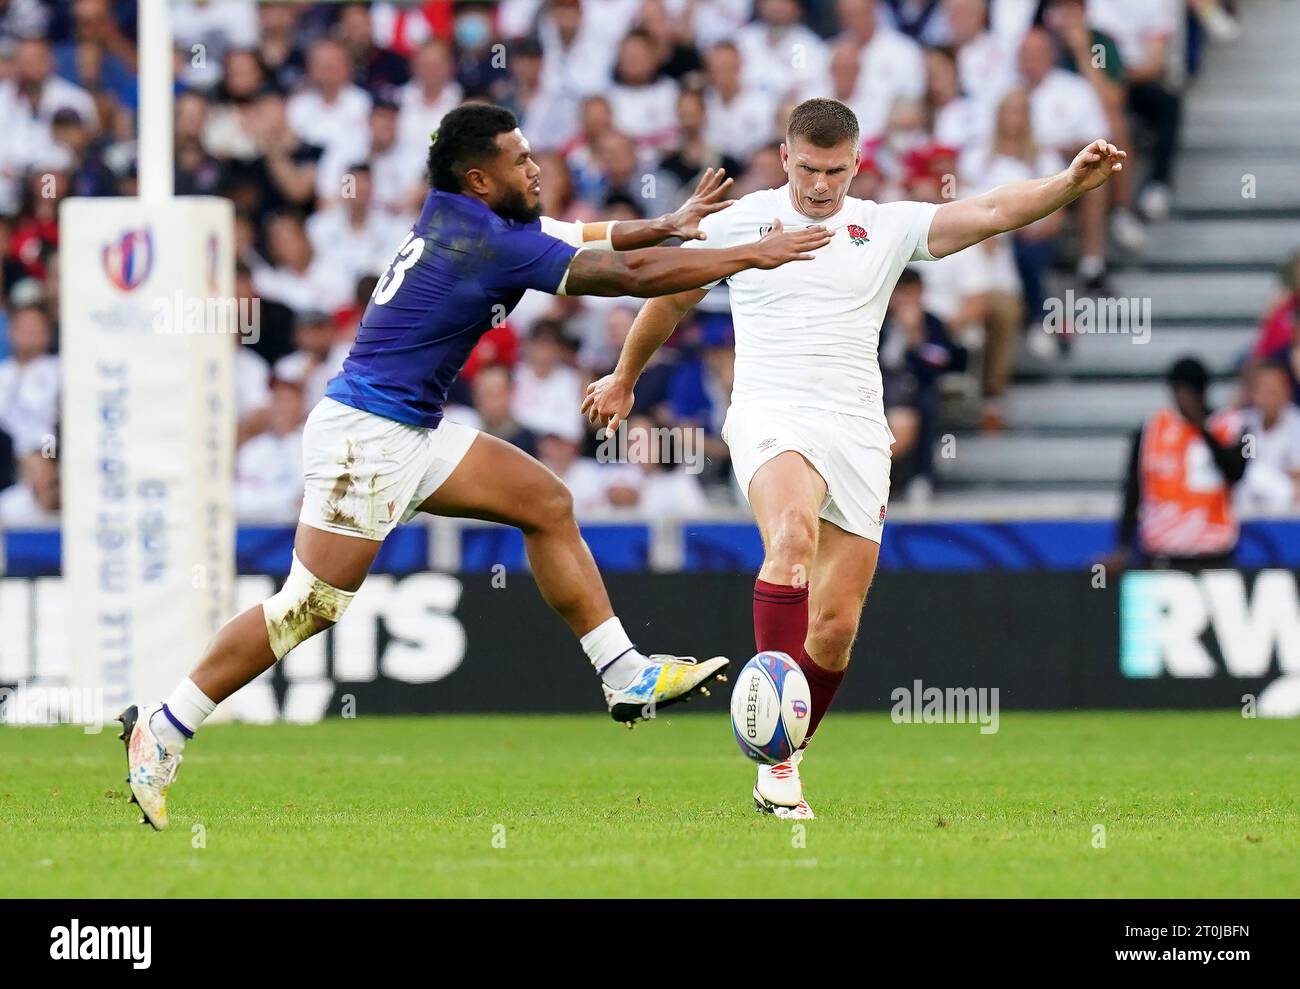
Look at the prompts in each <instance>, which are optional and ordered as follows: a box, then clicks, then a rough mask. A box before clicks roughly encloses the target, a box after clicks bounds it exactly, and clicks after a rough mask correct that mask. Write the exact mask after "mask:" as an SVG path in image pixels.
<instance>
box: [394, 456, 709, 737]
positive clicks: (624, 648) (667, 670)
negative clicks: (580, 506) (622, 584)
mask: <svg viewBox="0 0 1300 989" xmlns="http://www.w3.org/2000/svg"><path fill="white" fill-rule="evenodd" d="M420 511H422V512H428V513H430V514H433V515H447V516H452V517H457V518H474V519H483V520H485V521H489V522H503V523H505V524H507V525H512V526H515V527H516V528H517V529H519V530H520V531H521V532H522V533H523V535H524V546H525V548H526V549H527V552H528V562H529V564H530V565H531V566H532V570H533V577H534V578H535V579H536V581H537V587H538V590H540V591H541V594H542V597H543V598H544V599H545V600H546V603H547V604H549V605H550V606H551V607H552V608H553V609H555V611H556V613H557V614H559V616H560V617H561V618H563V619H564V621H565V622H566V623H567V624H568V626H569V628H570V629H572V631H573V634H574V635H576V636H578V637H579V639H580V640H581V642H582V647H583V650H584V651H585V652H586V653H587V656H588V658H589V659H590V660H591V663H592V666H594V667H595V669H596V672H597V673H599V674H600V676H601V680H602V681H603V683H604V687H605V699H606V702H607V703H608V704H609V708H610V714H611V715H612V716H613V717H614V719H615V720H617V721H623V722H626V723H628V724H629V725H630V724H631V723H632V722H634V721H636V720H638V719H640V718H643V717H651V716H653V712H654V710H656V709H657V708H661V707H666V706H667V705H669V704H674V703H676V702H677V701H681V700H689V699H690V698H691V697H693V696H694V695H695V694H696V693H705V694H707V693H708V691H707V688H706V684H707V683H709V681H711V680H714V679H721V678H722V674H723V673H724V671H725V670H726V668H727V660H726V659H724V658H723V657H720V656H719V657H714V658H713V659H709V660H706V661H705V662H702V663H695V662H694V661H689V662H687V661H685V660H682V659H680V658H678V657H661V656H652V657H650V658H649V659H647V658H646V657H644V656H642V655H641V654H640V653H639V652H638V651H637V650H636V648H635V647H634V646H633V645H632V641H631V640H630V639H629V638H628V636H627V632H625V631H624V629H623V625H622V623H621V622H620V621H619V620H618V619H617V618H616V617H615V616H614V609H613V608H612V607H610V603H609V595H608V594H607V593H606V592H605V584H604V581H602V580H601V578H600V571H599V570H597V569H596V562H595V561H594V560H593V559H592V557H591V550H589V549H588V548H587V544H586V542H585V541H584V540H583V538H582V533H581V532H579V530H578V523H577V521H576V520H575V519H574V517H573V497H572V495H571V494H570V493H569V489H568V488H566V487H565V486H564V482H563V481H561V480H560V479H559V478H558V477H556V476H555V474H553V473H552V472H551V471H549V470H547V468H546V467H544V466H543V465H542V464H541V463H539V462H538V461H536V460H534V459H533V458H532V457H530V456H528V455H527V454H525V453H524V452H523V451H521V450H519V449H517V448H516V447H513V446H511V445H510V444H509V443H505V442H503V441H502V440H499V439H497V438H496V437H493V436H488V435H486V434H483V433H480V434H479V435H478V436H477V437H475V439H474V442H473V444H472V445H471V446H470V448H469V451H468V452H467V453H466V454H465V456H464V459H462V460H461V462H460V463H459V464H458V465H457V467H456V469H455V470H454V471H452V473H451V476H450V477H448V478H447V480H446V481H444V482H443V483H442V484H441V485H440V486H439V487H438V488H437V490H435V491H434V492H433V493H432V494H431V495H429V496H428V498H426V499H425V500H424V502H422V503H421V505H420Z"/></svg>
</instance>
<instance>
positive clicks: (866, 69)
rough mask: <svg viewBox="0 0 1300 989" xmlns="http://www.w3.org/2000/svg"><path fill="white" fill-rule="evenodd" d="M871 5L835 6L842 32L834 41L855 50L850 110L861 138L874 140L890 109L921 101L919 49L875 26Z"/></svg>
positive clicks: (841, 1)
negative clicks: (856, 61) (855, 76)
mask: <svg viewBox="0 0 1300 989" xmlns="http://www.w3.org/2000/svg"><path fill="white" fill-rule="evenodd" d="M876 7H877V3H876V0H838V2H837V4H836V10H837V12H838V13H839V17H840V23H841V24H842V25H843V26H844V32H843V33H842V34H841V35H840V37H839V38H838V39H837V40H840V41H849V42H852V43H853V44H856V45H857V46H858V49H859V52H860V54H859V59H860V67H859V70H858V89H857V93H856V94H855V96H854V98H853V103H852V106H853V108H854V110H855V111H856V112H857V114H858V125H859V126H860V127H861V128H862V134H863V136H864V137H875V136H878V135H880V134H881V133H882V132H883V131H884V129H885V124H886V122H887V121H888V119H889V113H890V111H891V109H892V108H893V106H894V104H895V103H897V102H899V101H900V100H915V101H919V100H920V99H921V98H922V97H923V96H924V95H925V64H924V62H923V61H922V58H921V49H920V47H919V46H918V45H917V44H916V42H915V41H913V40H912V39H911V38H909V37H907V35H905V34H902V33H900V32H898V31H895V30H894V29H893V28H891V27H889V26H888V25H887V24H884V23H882V22H881V18H880V14H879V12H878V10H877V9H876Z"/></svg>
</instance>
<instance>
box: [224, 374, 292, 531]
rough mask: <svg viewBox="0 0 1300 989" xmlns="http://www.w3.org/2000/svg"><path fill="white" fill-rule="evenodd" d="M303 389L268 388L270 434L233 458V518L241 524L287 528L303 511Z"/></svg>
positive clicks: (289, 385) (279, 382)
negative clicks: (249, 521) (259, 522)
mask: <svg viewBox="0 0 1300 989" xmlns="http://www.w3.org/2000/svg"><path fill="white" fill-rule="evenodd" d="M303 413H304V405H303V393H302V388H301V387H299V386H298V385H297V384H294V383H293V382H289V381H283V380H277V381H276V382H275V383H274V384H273V385H272V386H271V419H270V428H269V429H268V430H266V432H263V433H259V434H258V435H257V436H254V437H253V438H252V439H250V440H249V441H248V442H247V443H245V444H244V445H243V446H241V447H240V448H239V453H238V455H237V456H236V458H235V513H236V514H237V515H238V516H239V517H240V518H250V519H258V520H265V521H268V522H287V521H290V520H292V519H294V518H296V517H297V515H298V510H299V508H300V507H301V505H302V423H303Z"/></svg>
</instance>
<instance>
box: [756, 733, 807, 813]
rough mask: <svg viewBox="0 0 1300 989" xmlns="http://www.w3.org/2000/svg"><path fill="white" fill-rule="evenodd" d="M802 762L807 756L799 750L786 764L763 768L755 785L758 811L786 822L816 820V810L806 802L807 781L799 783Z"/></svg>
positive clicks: (781, 763)
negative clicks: (804, 789) (804, 783)
mask: <svg viewBox="0 0 1300 989" xmlns="http://www.w3.org/2000/svg"><path fill="white" fill-rule="evenodd" d="M802 761H803V752H802V751H799V750H796V751H795V752H794V754H793V755H791V756H790V758H789V759H787V760H786V761H785V762H778V763H777V764H776V765H775V766H767V765H761V764H760V765H759V767H758V781H757V782H756V783H755V784H754V807H755V809H757V810H758V811H759V812H760V813H763V814H772V815H774V816H776V817H779V818H781V819H782V820H784V821H811V820H813V812H812V808H811V807H809V806H808V801H806V800H805V799H804V798H803V780H801V779H799V763H801V762H802Z"/></svg>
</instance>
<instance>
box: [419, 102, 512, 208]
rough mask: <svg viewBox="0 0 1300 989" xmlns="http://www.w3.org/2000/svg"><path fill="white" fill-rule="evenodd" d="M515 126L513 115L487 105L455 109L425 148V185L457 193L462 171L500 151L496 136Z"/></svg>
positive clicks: (478, 104) (470, 105)
mask: <svg viewBox="0 0 1300 989" xmlns="http://www.w3.org/2000/svg"><path fill="white" fill-rule="evenodd" d="M518 126H519V121H518V120H516V119H515V115H514V114H513V113H511V112H510V111H509V110H507V109H505V108H504V107H499V106H493V105H492V104H490V103H466V104H464V105H462V106H458V107H456V109H454V110H452V111H451V112H450V113H448V114H447V115H446V116H445V117H443V118H442V122H441V123H440V124H439V125H438V129H437V131H435V132H434V135H433V143H432V144H430V145H429V185H431V186H432V187H433V188H435V189H438V190H439V191H441V192H460V191H461V188H462V186H461V178H462V177H463V176H464V174H465V171H466V169H469V168H471V167H473V166H474V165H475V164H476V163H477V162H481V161H482V160H483V159H484V158H490V157H491V156H492V155H494V154H496V153H497V152H498V151H499V150H500V149H499V148H498V147H497V135H498V134H505V133H507V132H509V131H512V130H514V129H515V128H516V127H518Z"/></svg>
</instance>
